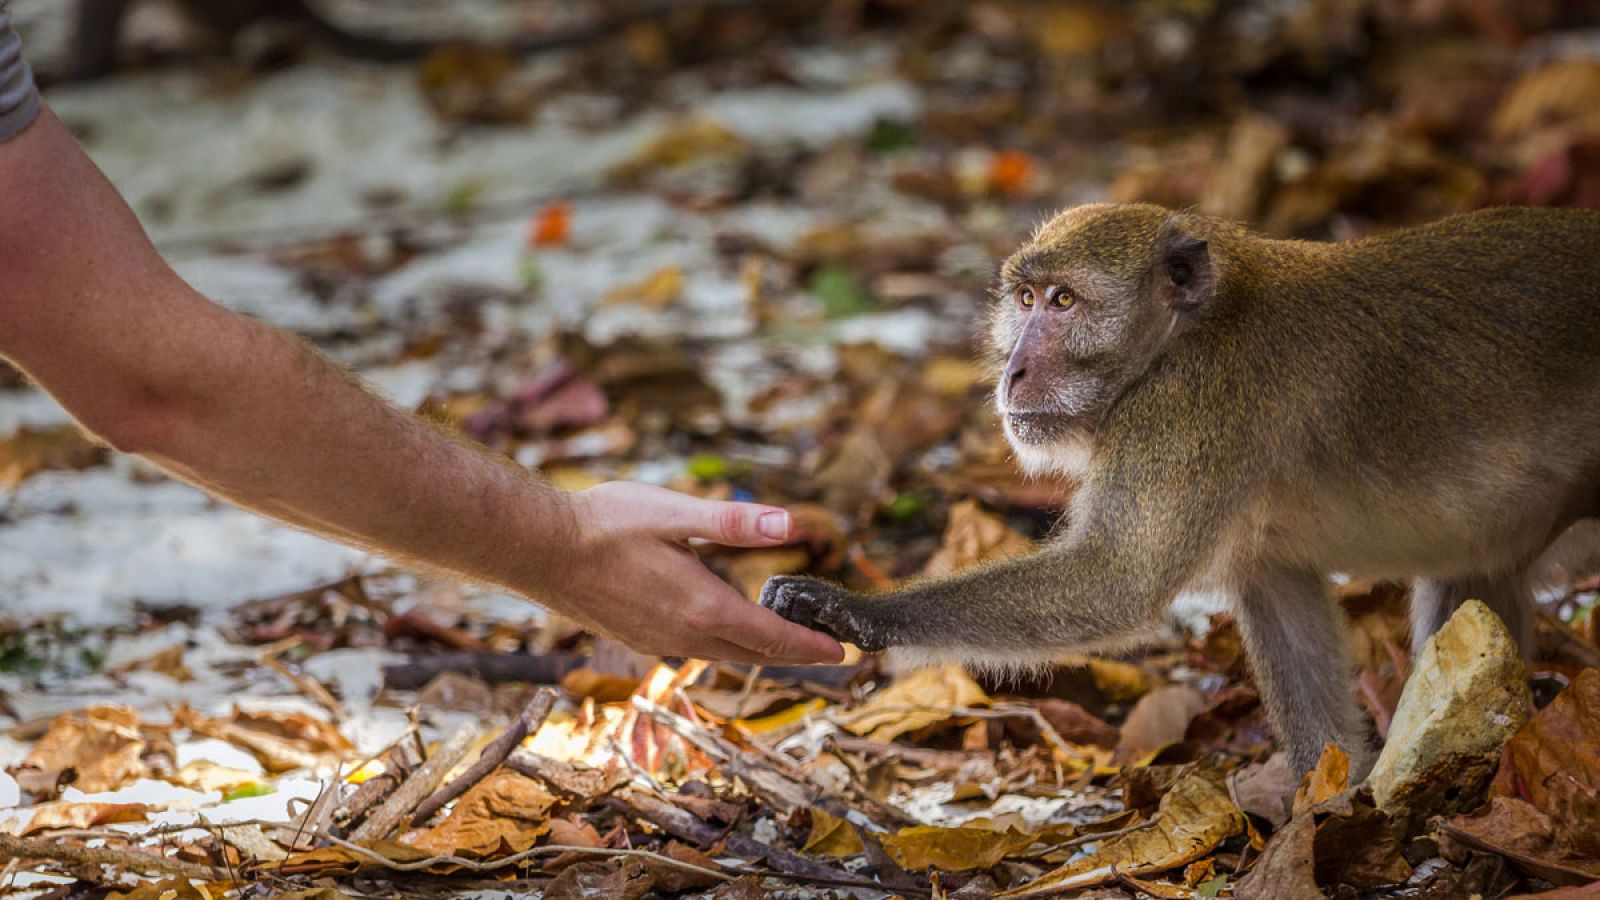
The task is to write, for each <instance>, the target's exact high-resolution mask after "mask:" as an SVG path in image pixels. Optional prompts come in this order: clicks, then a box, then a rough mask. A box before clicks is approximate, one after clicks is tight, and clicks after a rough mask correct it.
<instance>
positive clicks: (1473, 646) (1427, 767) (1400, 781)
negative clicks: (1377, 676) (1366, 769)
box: [1367, 600, 1531, 834]
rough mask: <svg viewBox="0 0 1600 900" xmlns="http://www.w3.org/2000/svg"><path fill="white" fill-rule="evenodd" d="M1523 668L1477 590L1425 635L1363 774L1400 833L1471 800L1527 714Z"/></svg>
mask: <svg viewBox="0 0 1600 900" xmlns="http://www.w3.org/2000/svg"><path fill="white" fill-rule="evenodd" d="M1530 702H1531V701H1530V698H1529V695H1528V681H1527V675H1526V672H1525V670H1524V668H1523V662H1522V656H1521V654H1520V653H1518V651H1517V645H1516V644H1515V643H1514V642H1513V641H1512V639H1511V634H1510V632H1508V631H1507V630H1506V627H1505V624H1504V623H1502V622H1501V621H1500V618H1499V617H1498V616H1496V615H1495V614H1494V612H1492V611H1491V610H1490V609H1489V607H1487V606H1485V605H1484V604H1483V603H1481V602H1479V601H1477V600H1469V601H1467V602H1466V603H1464V604H1462V605H1461V607H1460V608H1459V609H1457V610H1456V612H1455V614H1454V615H1452V616H1451V617H1450V620H1449V621H1448V622H1446V623H1445V625H1444V627H1443V628H1441V629H1439V631H1438V633H1437V634H1435V635H1434V636H1433V637H1431V638H1429V639H1428V642H1427V643H1426V644H1425V645H1424V646H1423V648H1422V653H1421V654H1420V655H1419V656H1418V658H1417V659H1416V661H1415V664H1414V665H1413V667H1412V672H1411V677H1410V679H1408V680H1407V681H1406V686H1405V690H1404V691H1402V692H1401V694H1400V704H1399V706H1397V707H1396V708H1395V714H1394V720H1393V721H1392V722H1391V723H1390V725H1389V737H1388V742H1387V743H1385V744H1384V747H1383V752H1382V753H1381V754H1379V756H1378V761H1377V763H1376V764H1375V765H1374V766H1373V767H1372V773H1371V774H1370V775H1369V776H1368V777H1367V783H1368V784H1370V785H1371V786H1372V792H1373V797H1374V799H1375V800H1376V802H1377V805H1378V808H1379V809H1382V810H1384V811H1385V812H1387V813H1389V814H1390V815H1391V816H1392V817H1393V819H1394V821H1395V822H1396V823H1397V824H1398V825H1399V826H1400V827H1401V828H1402V829H1403V830H1404V832H1405V833H1408V834H1409V833H1413V832H1415V831H1416V830H1417V829H1418V828H1419V827H1420V826H1422V825H1423V824H1424V823H1426V821H1427V819H1428V817H1429V816H1434V815H1441V814H1446V813H1451V812H1458V811H1463V810H1466V809H1470V808H1473V807H1476V806H1477V805H1478V803H1479V802H1480V801H1481V800H1482V798H1483V792H1484V789H1485V788H1486V787H1487V786H1488V783H1489V779H1490V778H1491V777H1492V776H1493V775H1494V771H1495V766H1496V764H1497V763H1498V762H1499V760H1500V749H1501V747H1503V746H1505V743H1506V741H1508V740H1510V739H1511V736H1512V735H1513V734H1516V732H1517V729H1519V728H1521V727H1522V723H1523V722H1524V721H1525V720H1526V719H1527V717H1528V709H1529V706H1530Z"/></svg>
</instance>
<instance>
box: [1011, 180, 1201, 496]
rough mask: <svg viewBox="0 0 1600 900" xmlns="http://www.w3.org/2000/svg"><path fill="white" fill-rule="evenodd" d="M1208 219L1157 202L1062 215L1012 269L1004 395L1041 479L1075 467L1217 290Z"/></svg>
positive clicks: (1016, 436) (1027, 461)
mask: <svg viewBox="0 0 1600 900" xmlns="http://www.w3.org/2000/svg"><path fill="white" fill-rule="evenodd" d="M1208 225H1209V220H1206V219H1204V218H1202V217H1199V216H1190V215H1187V214H1184V213H1176V212H1173V211H1171V210H1168V209H1163V208H1162V207H1159V206H1151V205H1148V204H1113V203H1096V204H1089V205H1086V206H1077V207H1072V208H1070V209H1067V210H1065V211H1063V212H1061V213H1059V214H1057V215H1056V216H1055V217H1054V218H1053V219H1051V220H1049V221H1048V222H1046V223H1044V225H1042V226H1040V228H1039V230H1038V231H1037V232H1035V234H1034V235H1033V237H1032V238H1031V239H1030V240H1029V241H1028V242H1027V244H1025V245H1024V246H1023V247H1022V248H1021V249H1019V250H1017V252H1016V253H1014V254H1012V256H1011V258H1010V259H1008V260H1006V262H1005V264H1004V265H1003V266H1002V267H1001V272H1000V281H999V285H998V287H997V288H996V291H995V305H994V309H993V314H992V316H991V322H990V344H991V349H992V351H993V356H994V359H995V362H996V364H997V365H996V369H997V370H998V371H997V372H996V380H997V384H996V387H995V401H996V404H997V406H998V408H999V411H1000V414H1001V416H1002V418H1003V420H1004V423H1005V432H1006V438H1007V439H1008V440H1009V441H1010V442H1011V445H1012V447H1014V448H1015V449H1016V451H1017V455H1018V457H1019V458H1020V460H1021V461H1022V463H1023V465H1024V466H1025V467H1026V468H1028V469H1029V470H1030V471H1032V472H1034V473H1035V474H1045V473H1048V472H1056V473H1062V474H1066V473H1070V472H1071V471H1072V470H1075V469H1076V468H1078V467H1079V466H1081V465H1082V464H1083V462H1085V461H1086V459H1087V451H1088V449H1089V448H1090V447H1091V446H1092V442H1093V438H1094V432H1095V429H1096V428H1097V427H1098V425H1099V423H1100V421H1101V420H1102V418H1103V417H1104V416H1105V414H1106V413H1107V411H1109V410H1110V409H1111V408H1112V406H1113V405H1115V403H1116V402H1117V400H1118V399H1119V398H1120V397H1121V396H1122V395H1123V394H1124V392H1126V391H1127V390H1128V389H1129V388H1130V387H1131V386H1132V385H1133V384H1134V383H1135V382H1137V381H1138V379H1139V377H1140V376H1141V375H1143V374H1144V373H1145V372H1146V371H1147V370H1148V369H1149V367H1150V365H1151V364H1152V363H1153V362H1155V360H1156V359H1158V358H1159V357H1160V355H1161V353H1162V351H1163V350H1165V349H1166V347H1167V346H1168V345H1169V343H1170V341H1171V340H1172V338H1173V337H1174V336H1175V335H1177V334H1178V333H1180V332H1181V331H1182V330H1183V328H1184V327H1185V326H1186V325H1187V324H1189V323H1190V322H1191V321H1193V320H1194V319H1196V318H1197V317H1198V316H1199V315H1200V314H1201V313H1202V312H1203V311H1204V310H1205V308H1206V307H1207V305H1208V303H1209V301H1210V300H1211V299H1212V297H1213V295H1214V294H1215V289H1216V281H1217V279H1216V272H1215V268H1214V266H1213V263H1212V257H1211V251H1210V245H1209V243H1208V241H1207V240H1206V238H1205V237H1203V236H1202V235H1203V234H1205V233H1208V230H1209V229H1208Z"/></svg>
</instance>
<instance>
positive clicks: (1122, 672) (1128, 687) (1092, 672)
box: [1056, 654, 1159, 703]
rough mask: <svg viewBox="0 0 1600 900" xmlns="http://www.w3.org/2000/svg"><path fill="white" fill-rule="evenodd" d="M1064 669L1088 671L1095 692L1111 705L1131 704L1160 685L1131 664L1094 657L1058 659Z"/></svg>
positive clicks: (1151, 676) (1153, 677)
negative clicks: (1083, 669)
mask: <svg viewBox="0 0 1600 900" xmlns="http://www.w3.org/2000/svg"><path fill="white" fill-rule="evenodd" d="M1056 665H1058V666H1062V667H1064V668H1078V667H1082V668H1086V669H1088V670H1089V677H1090V678H1092V679H1093V680H1094V686H1095V690H1097V691H1099V692H1100V693H1101V694H1102V695H1103V696H1104V697H1105V698H1106V699H1107V700H1109V701H1111V702H1112V703H1132V702H1134V701H1135V700H1138V699H1139V698H1140V697H1143V696H1144V695H1145V694H1148V693H1150V691H1151V690H1153V689H1154V688H1155V687H1156V685H1157V684H1158V683H1159V682H1158V681H1157V680H1156V677H1155V676H1154V675H1152V674H1150V673H1149V672H1146V671H1145V670H1144V669H1142V668H1140V667H1139V666H1136V665H1134V664H1132V663H1125V662H1121V661H1118V660H1114V659H1095V658H1094V657H1092V656H1078V655H1075V654H1074V655H1068V656H1063V657H1061V658H1059V659H1057V660H1056Z"/></svg>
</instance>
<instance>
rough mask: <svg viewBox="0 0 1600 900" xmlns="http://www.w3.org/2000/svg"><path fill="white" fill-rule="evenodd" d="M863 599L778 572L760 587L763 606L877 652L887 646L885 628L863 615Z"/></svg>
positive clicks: (799, 623)
mask: <svg viewBox="0 0 1600 900" xmlns="http://www.w3.org/2000/svg"><path fill="white" fill-rule="evenodd" d="M863 603H864V601H863V599H862V598H861V597H860V596H859V595H857V594H853V593H851V592H850V591H847V590H845V589H844V588H842V587H839V586H838V585H836V584H829V583H828V582H826V581H819V580H817V579H815V578H805V577H802V576H798V575H778V576H776V577H773V578H769V579H767V583H766V584H765V585H764V586H763V587H762V588H761V605H762V606H765V607H766V608H767V609H770V610H772V611H773V612H775V613H777V614H778V615H780V616H783V617H784V618H785V619H788V620H789V621H791V622H793V623H795V624H796V625H804V626H805V627H807V628H810V629H811V630H813V631H820V632H822V633H823V634H826V635H828V636H829V637H832V638H833V639H834V640H837V641H842V642H844V643H847V644H855V645H856V646H857V647H860V648H861V649H863V650H865V651H867V652H869V653H874V652H877V651H879V650H883V649H885V648H886V647H887V646H888V642H887V641H886V640H885V638H884V635H883V632H882V629H880V628H877V627H874V624H873V623H872V622H871V621H870V620H869V619H868V618H867V616H866V615H864V612H865V611H864V610H862V609H861V606H862V604H863Z"/></svg>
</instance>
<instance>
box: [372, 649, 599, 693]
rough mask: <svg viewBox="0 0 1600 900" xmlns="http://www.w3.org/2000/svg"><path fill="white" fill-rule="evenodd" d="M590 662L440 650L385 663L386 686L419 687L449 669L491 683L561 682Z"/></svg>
mask: <svg viewBox="0 0 1600 900" xmlns="http://www.w3.org/2000/svg"><path fill="white" fill-rule="evenodd" d="M588 661H589V657H587V656H584V655H582V654H579V653H546V654H543V655H541V656H530V655H528V654H526V653H437V654H431V655H429V656H423V657H417V658H414V659H410V660H407V661H406V662H404V663H401V664H399V665H394V666H384V667H383V686H384V687H387V688H391V689H393V690H399V691H414V690H419V689H421V688H422V687H424V686H425V685H427V683H428V682H430V681H432V680H433V679H434V678H435V677H437V676H438V675H441V674H443V673H445V672H454V673H456V674H458V675H471V676H473V677H475V678H478V679H480V680H482V681H484V682H486V683H488V684H501V683H504V682H511V681H516V682H525V683H528V684H560V683H561V679H562V678H563V677H565V676H566V674H567V673H568V672H571V671H572V670H573V669H577V668H580V667H581V666H583V665H584V663H587V662H588Z"/></svg>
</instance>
